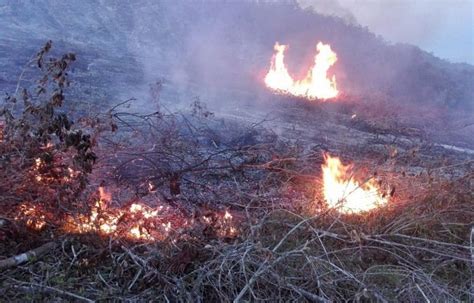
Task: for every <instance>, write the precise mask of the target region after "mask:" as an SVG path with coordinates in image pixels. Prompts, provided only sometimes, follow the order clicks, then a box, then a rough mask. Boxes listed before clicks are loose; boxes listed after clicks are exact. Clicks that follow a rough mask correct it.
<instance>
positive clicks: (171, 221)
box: [15, 161, 237, 242]
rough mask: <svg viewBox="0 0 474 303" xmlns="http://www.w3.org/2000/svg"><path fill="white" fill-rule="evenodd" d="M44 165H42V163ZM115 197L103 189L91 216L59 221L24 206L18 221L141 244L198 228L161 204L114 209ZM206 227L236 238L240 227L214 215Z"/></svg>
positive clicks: (70, 216) (37, 227)
mask: <svg viewBox="0 0 474 303" xmlns="http://www.w3.org/2000/svg"><path fill="white" fill-rule="evenodd" d="M38 163H40V164H41V162H39V161H38ZM111 197H112V195H111V194H110V193H109V192H108V191H106V190H105V188H104V187H102V186H101V187H99V198H96V199H95V200H93V201H94V202H93V204H92V206H91V207H90V208H89V212H87V213H78V214H67V215H64V216H63V217H61V218H57V217H56V216H54V215H53V214H52V213H50V212H47V211H46V210H45V209H43V208H41V207H40V206H39V205H34V204H32V203H23V204H21V205H20V206H19V208H18V210H17V214H16V216H15V220H18V221H22V222H25V224H26V225H27V226H28V227H30V228H32V229H35V230H42V229H44V228H45V226H46V225H47V222H48V223H52V225H55V226H57V227H59V228H60V230H61V231H63V232H65V233H70V234H87V233H96V234H99V235H102V236H109V237H114V238H125V239H129V240H138V241H146V242H151V241H161V240H165V239H169V237H170V236H172V235H179V234H184V232H185V231H186V230H192V229H193V228H195V227H196V226H195V225H194V224H195V223H196V222H195V220H194V219H193V218H189V217H186V216H184V215H183V214H182V213H180V212H179V211H178V210H177V209H173V208H170V207H169V206H163V205H159V206H156V207H150V206H147V205H145V204H142V203H140V202H134V203H127V204H126V205H125V206H123V207H113V206H111V205H110V204H111ZM204 221H205V224H206V225H207V226H209V228H211V229H212V230H213V231H214V234H215V235H217V236H219V237H235V236H236V235H237V228H236V227H235V222H234V219H233V216H232V214H231V213H230V212H229V211H225V212H223V213H222V212H220V211H216V212H210V213H209V217H207V216H206V217H204Z"/></svg>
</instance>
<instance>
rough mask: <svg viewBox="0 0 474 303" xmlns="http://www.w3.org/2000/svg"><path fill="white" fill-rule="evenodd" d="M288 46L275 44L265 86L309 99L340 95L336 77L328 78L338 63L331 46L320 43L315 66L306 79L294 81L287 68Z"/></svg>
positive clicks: (311, 68)
mask: <svg viewBox="0 0 474 303" xmlns="http://www.w3.org/2000/svg"><path fill="white" fill-rule="evenodd" d="M287 47H288V46H287V45H282V44H279V43H278V42H277V43H275V47H274V49H275V54H274V55H273V57H272V60H271V65H270V70H269V71H268V73H267V75H266V76H265V84H266V85H267V87H269V88H270V89H272V90H274V91H276V92H278V93H282V94H290V95H294V96H298V97H304V98H308V99H330V98H334V97H336V96H337V95H338V93H339V92H338V90H337V85H336V76H335V75H333V76H332V78H328V76H327V72H328V69H329V68H330V67H331V66H332V65H333V64H334V63H335V62H336V61H337V55H336V53H335V52H333V51H332V50H331V46H330V45H328V44H323V43H321V42H319V43H318V44H317V46H316V48H317V54H316V56H315V57H314V64H313V66H312V67H310V69H309V71H308V73H307V75H306V77H305V78H304V79H301V80H294V79H293V78H292V76H291V75H290V74H289V73H288V70H287V68H286V66H285V50H286V48H287Z"/></svg>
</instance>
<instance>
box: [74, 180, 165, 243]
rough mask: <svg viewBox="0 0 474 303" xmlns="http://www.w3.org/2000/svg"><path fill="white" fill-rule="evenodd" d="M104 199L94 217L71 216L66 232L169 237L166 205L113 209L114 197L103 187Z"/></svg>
mask: <svg viewBox="0 0 474 303" xmlns="http://www.w3.org/2000/svg"><path fill="white" fill-rule="evenodd" d="M99 194H100V198H99V199H98V200H97V201H96V202H95V204H94V205H93V207H91V211H90V214H89V215H88V216H86V215H79V216H76V217H69V218H68V220H67V224H66V226H65V230H66V231H67V232H70V233H89V232H97V233H100V234H102V235H106V236H124V237H126V238H130V239H135V240H148V241H152V240H160V239H164V238H166V237H167V236H168V234H169V232H170V231H171V222H169V221H166V218H167V216H166V215H165V214H164V213H163V212H162V210H163V206H159V207H157V208H151V207H149V206H147V205H144V204H141V203H132V204H131V205H130V206H128V207H122V208H114V207H109V204H110V200H111V195H110V194H109V193H108V192H106V191H105V189H104V188H103V187H99Z"/></svg>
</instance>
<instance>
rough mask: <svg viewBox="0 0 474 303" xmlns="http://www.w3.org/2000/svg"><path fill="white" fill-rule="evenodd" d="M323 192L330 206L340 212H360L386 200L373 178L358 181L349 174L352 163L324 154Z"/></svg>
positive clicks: (386, 197) (385, 195) (384, 202)
mask: <svg viewBox="0 0 474 303" xmlns="http://www.w3.org/2000/svg"><path fill="white" fill-rule="evenodd" d="M324 158H325V163H324V164H323V166H322V170H323V193H324V198H325V200H326V202H327V203H328V204H329V206H330V207H334V208H337V209H338V210H339V211H340V212H342V213H361V212H365V211H369V210H371V209H374V208H376V207H379V206H382V205H385V204H386V203H387V202H388V195H387V194H384V193H382V191H381V190H380V188H379V186H378V184H377V183H376V182H375V180H374V179H369V180H367V181H366V182H363V183H359V182H357V181H356V180H354V178H353V176H352V175H351V174H350V170H351V169H352V165H343V164H342V163H341V160H340V159H339V158H337V157H331V156H330V155H329V154H325V155H324Z"/></svg>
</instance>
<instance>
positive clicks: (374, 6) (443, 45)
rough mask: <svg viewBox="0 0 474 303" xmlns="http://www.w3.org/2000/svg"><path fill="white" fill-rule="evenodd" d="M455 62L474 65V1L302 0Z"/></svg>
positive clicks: (330, 13) (305, 3)
mask: <svg viewBox="0 0 474 303" xmlns="http://www.w3.org/2000/svg"><path fill="white" fill-rule="evenodd" d="M298 1H299V2H300V4H301V5H302V6H303V7H307V6H312V7H313V8H315V9H316V10H317V11H319V12H321V13H324V14H329V15H337V16H340V17H343V18H345V19H346V20H350V21H352V22H358V23H359V24H361V25H362V26H367V27H368V28H369V29H370V30H371V31H372V32H374V33H375V34H378V35H381V36H383V37H384V38H385V39H386V40H387V41H390V42H406V43H410V44H415V45H418V46H419V47H420V48H422V49H424V50H426V51H429V52H432V53H434V54H435V55H436V56H438V57H440V58H444V59H448V60H449V61H451V62H467V63H470V64H474V46H473V45H474V0H298Z"/></svg>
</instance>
